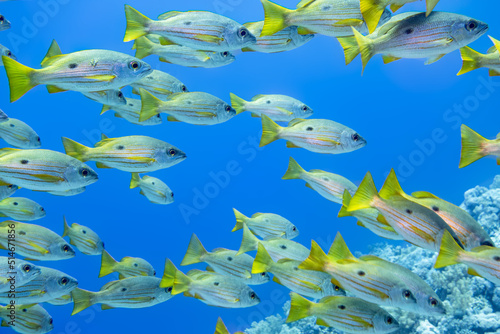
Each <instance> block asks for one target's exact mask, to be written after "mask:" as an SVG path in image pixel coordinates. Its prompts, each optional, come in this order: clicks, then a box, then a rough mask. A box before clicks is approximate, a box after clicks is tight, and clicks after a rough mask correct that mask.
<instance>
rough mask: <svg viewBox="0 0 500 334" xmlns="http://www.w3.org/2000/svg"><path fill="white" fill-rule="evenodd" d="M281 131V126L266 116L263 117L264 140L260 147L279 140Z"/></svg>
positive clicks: (262, 139) (261, 141)
mask: <svg viewBox="0 0 500 334" xmlns="http://www.w3.org/2000/svg"><path fill="white" fill-rule="evenodd" d="M281 129H282V128H281V126H279V125H278V124H276V123H275V122H274V121H273V120H272V119H270V118H269V117H267V116H266V115H262V138H261V139H260V147H262V146H266V145H268V144H270V143H272V142H273V141H275V140H278V139H279V134H280V132H281Z"/></svg>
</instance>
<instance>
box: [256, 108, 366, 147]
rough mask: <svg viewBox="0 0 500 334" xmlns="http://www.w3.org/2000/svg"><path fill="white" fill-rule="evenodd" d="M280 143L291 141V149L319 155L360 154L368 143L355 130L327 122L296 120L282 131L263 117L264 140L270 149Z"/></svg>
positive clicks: (264, 144)
mask: <svg viewBox="0 0 500 334" xmlns="http://www.w3.org/2000/svg"><path fill="white" fill-rule="evenodd" d="M278 139H285V140H287V144H286V146H287V147H291V148H295V147H298V148H305V149H306V150H308V151H311V152H316V153H327V154H340V153H347V152H352V151H355V150H358V149H360V148H362V147H364V146H365V145H366V140H365V139H364V138H363V137H361V136H360V135H359V134H358V133H357V132H355V131H354V130H352V129H350V128H348V127H346V126H345V125H342V124H339V123H337V122H334V121H330V120H327V119H311V120H305V119H300V118H297V119H294V120H293V121H291V122H290V123H288V127H285V128H284V127H281V126H279V125H278V124H276V123H275V122H274V121H273V120H271V119H270V118H269V117H267V116H266V115H262V139H261V141H260V146H261V147H262V146H266V145H268V144H270V143H272V142H273V141H275V140H278Z"/></svg>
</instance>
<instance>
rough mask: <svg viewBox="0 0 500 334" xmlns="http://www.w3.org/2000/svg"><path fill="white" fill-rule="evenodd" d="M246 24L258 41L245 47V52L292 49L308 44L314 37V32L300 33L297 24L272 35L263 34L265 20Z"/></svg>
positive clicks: (270, 51)
mask: <svg viewBox="0 0 500 334" xmlns="http://www.w3.org/2000/svg"><path fill="white" fill-rule="evenodd" d="M244 26H245V27H247V28H248V30H249V31H250V32H251V33H252V35H254V36H256V37H257V43H256V44H254V45H251V46H247V47H246V48H243V49H242V51H243V52H251V51H253V52H262V53H276V52H285V51H291V50H293V49H296V48H298V47H301V46H302V45H304V44H306V43H307V42H309V41H310V40H311V39H313V37H314V34H305V35H301V34H299V32H298V27H296V26H291V27H287V28H285V29H283V30H280V31H278V32H277V33H275V34H273V35H271V36H261V35H262V29H263V28H264V21H259V22H249V23H245V24H244Z"/></svg>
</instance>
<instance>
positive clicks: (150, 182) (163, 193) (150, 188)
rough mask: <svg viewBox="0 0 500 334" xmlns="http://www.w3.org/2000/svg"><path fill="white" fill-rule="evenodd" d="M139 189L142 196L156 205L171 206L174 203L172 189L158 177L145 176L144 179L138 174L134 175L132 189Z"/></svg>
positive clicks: (131, 183)
mask: <svg viewBox="0 0 500 334" xmlns="http://www.w3.org/2000/svg"><path fill="white" fill-rule="evenodd" d="M137 187H139V188H140V189H141V195H144V196H146V198H147V199H148V200H149V201H150V202H151V203H154V204H171V203H173V202H174V193H173V192H172V190H170V188H169V187H168V186H167V185H166V184H165V182H163V181H162V180H160V179H157V178H156V177H152V176H148V175H144V176H143V177H142V178H141V177H140V176H139V174H138V173H132V180H131V181H130V189H134V188H137Z"/></svg>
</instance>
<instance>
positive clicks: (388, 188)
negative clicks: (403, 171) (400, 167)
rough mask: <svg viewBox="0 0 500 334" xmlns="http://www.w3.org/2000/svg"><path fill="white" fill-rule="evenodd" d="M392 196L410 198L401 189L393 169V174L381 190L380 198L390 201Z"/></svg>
mask: <svg viewBox="0 0 500 334" xmlns="http://www.w3.org/2000/svg"><path fill="white" fill-rule="evenodd" d="M392 196H402V197H408V196H407V195H406V194H405V192H404V191H403V188H401V185H400V184H399V181H398V177H397V176H396V172H395V171H394V169H391V172H390V173H389V175H388V176H387V178H386V179H385V182H384V185H383V186H382V188H380V197H382V198H384V199H389V198H390V197H392Z"/></svg>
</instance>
